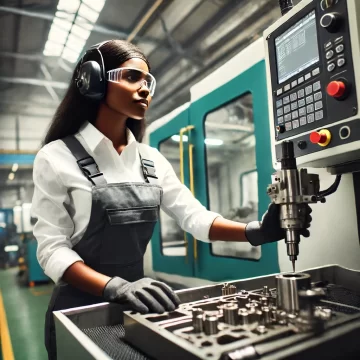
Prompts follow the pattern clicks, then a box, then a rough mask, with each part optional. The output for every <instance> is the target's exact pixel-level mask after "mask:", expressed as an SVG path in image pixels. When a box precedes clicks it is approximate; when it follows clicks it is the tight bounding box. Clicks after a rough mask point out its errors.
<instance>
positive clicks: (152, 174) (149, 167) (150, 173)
mask: <svg viewBox="0 0 360 360" xmlns="http://www.w3.org/2000/svg"><path fill="white" fill-rule="evenodd" d="M138 152H139V157H140V163H141V169H142V173H143V175H144V178H145V181H146V182H147V183H150V181H149V178H153V179H157V178H158V177H157V176H156V169H155V164H154V162H153V161H151V160H147V159H143V158H142V156H141V152H140V149H139V146H138Z"/></svg>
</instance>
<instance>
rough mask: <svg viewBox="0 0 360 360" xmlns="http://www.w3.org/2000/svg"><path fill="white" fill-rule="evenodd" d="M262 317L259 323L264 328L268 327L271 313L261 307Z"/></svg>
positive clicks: (266, 308)
mask: <svg viewBox="0 0 360 360" xmlns="http://www.w3.org/2000/svg"><path fill="white" fill-rule="evenodd" d="M261 310H262V317H261V323H262V325H264V326H269V325H270V324H271V312H270V309H269V308H268V307H265V306H264V307H263V308H262V309H261Z"/></svg>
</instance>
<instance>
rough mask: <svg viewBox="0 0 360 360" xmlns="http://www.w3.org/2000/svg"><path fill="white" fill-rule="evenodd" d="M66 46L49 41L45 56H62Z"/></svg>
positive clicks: (46, 45)
mask: <svg viewBox="0 0 360 360" xmlns="http://www.w3.org/2000/svg"><path fill="white" fill-rule="evenodd" d="M63 47H64V45H62V44H56V43H54V42H52V41H49V40H48V41H47V42H46V44H45V49H44V52H43V54H44V55H45V56H60V55H61V52H62V49H63Z"/></svg>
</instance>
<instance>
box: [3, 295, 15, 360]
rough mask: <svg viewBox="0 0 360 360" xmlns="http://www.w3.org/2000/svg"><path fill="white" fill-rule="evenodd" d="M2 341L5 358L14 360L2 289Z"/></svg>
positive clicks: (5, 359)
mask: <svg viewBox="0 0 360 360" xmlns="http://www.w3.org/2000/svg"><path fill="white" fill-rule="evenodd" d="M0 342H1V350H2V356H3V359H4V360H14V359H15V358H14V352H13V348H12V345H11V339H10V333H9V327H8V323H7V319H6V314H5V307H4V302H3V298H2V295H1V291H0Z"/></svg>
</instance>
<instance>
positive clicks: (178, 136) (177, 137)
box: [171, 135, 188, 142]
mask: <svg viewBox="0 0 360 360" xmlns="http://www.w3.org/2000/svg"><path fill="white" fill-rule="evenodd" d="M171 140H173V141H176V142H180V135H173V136H172V137H171ZM183 141H184V142H187V141H188V137H187V135H183Z"/></svg>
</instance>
